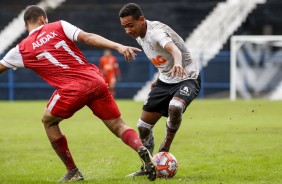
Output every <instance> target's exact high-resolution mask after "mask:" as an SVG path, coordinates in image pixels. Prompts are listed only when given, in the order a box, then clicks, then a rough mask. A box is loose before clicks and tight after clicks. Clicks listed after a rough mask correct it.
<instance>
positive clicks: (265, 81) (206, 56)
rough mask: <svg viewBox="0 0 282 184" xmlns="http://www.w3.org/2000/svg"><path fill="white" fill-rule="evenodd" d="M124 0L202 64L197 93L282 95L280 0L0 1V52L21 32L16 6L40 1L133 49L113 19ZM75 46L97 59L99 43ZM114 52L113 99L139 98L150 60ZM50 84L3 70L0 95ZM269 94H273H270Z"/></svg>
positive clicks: (27, 94)
mask: <svg viewBox="0 0 282 184" xmlns="http://www.w3.org/2000/svg"><path fill="white" fill-rule="evenodd" d="M129 2H135V3H138V4H139V5H140V6H141V8H142V10H143V13H144V15H145V18H146V19H148V20H157V21H161V22H163V23H165V24H167V25H169V26H170V27H171V28H173V29H174V30H175V31H176V32H177V33H178V34H179V35H180V36H181V37H182V38H183V40H185V42H186V44H187V47H188V48H189V50H190V51H191V53H192V57H193V58H194V59H195V60H196V61H197V62H198V67H199V68H200V71H201V77H202V90H201V92H200V95H199V97H198V98H231V99H237V98H244V99H250V98H267V99H281V94H282V90H281V88H282V87H281V86H282V82H281V81H282V76H281V75H282V74H280V73H282V72H280V71H281V69H282V64H281V63H282V61H281V57H280V56H282V54H280V53H282V52H281V51H280V49H281V46H282V38H281V37H280V36H279V35H281V34H282V19H281V17H280V16H281V15H282V12H281V9H282V1H281V0H227V1H226V0H154V1H151V0H132V1H128V0H123V1H120V0H45V1H44V0H43V1H39V0H21V1H17V0H1V2H0V58H1V59H2V57H4V55H5V54H6V53H7V52H8V51H9V49H11V48H12V47H14V46H15V45H16V44H17V43H19V42H20V41H21V40H22V39H23V38H25V37H26V36H27V32H26V31H25V30H24V23H23V21H22V13H23V10H24V9H25V8H26V6H27V5H31V4H39V5H40V6H41V7H43V8H44V9H45V10H46V11H47V14H48V19H49V22H53V21H57V20H65V21H68V22H70V23H72V24H73V25H76V26H77V27H79V28H81V29H83V30H85V31H87V32H92V33H96V34H99V35H101V36H103V37H106V38H108V39H110V40H113V41H116V42H120V43H122V44H125V45H131V46H136V47H139V48H140V46H139V45H138V44H137V42H136V41H135V40H134V39H133V38H131V37H130V36H128V35H126V34H125V31H124V29H123V28H122V26H121V25H120V21H119V16H118V13H119V10H120V8H121V7H122V6H123V5H124V4H126V3H129ZM254 35H256V36H255V37H253V36H254ZM239 37H240V38H239ZM238 38H239V39H238ZM78 46H79V48H80V49H81V50H82V51H83V53H84V54H85V56H86V58H87V59H88V61H89V62H91V63H94V64H96V65H99V63H98V62H99V58H100V57H101V56H102V55H103V50H102V49H99V48H93V47H88V46H86V45H83V44H78ZM113 54H114V55H115V56H116V57H117V61H118V64H119V67H120V71H121V78H120V80H118V82H117V85H116V98H123V99H124V98H125V99H132V98H134V99H136V100H142V99H144V98H145V97H146V95H147V93H148V90H149V87H148V86H149V83H150V81H151V80H153V79H154V76H155V73H156V69H155V68H154V66H153V65H152V64H151V63H150V61H149V60H148V59H147V58H146V56H145V54H144V53H140V54H138V56H137V60H136V61H133V62H131V63H127V62H126V61H125V60H124V58H123V56H121V55H119V54H118V53H116V52H113ZM232 63H233V64H232ZM279 86H280V87H279ZM53 91H54V89H53V88H52V87H50V86H49V85H48V84H46V83H45V82H44V81H42V80H41V79H40V78H39V77H37V75H36V74H35V73H34V72H32V71H30V70H26V69H17V70H16V71H13V70H9V71H8V72H6V73H4V74H2V75H1V76H0V100H11V101H12V100H31V99H32V100H37V99H49V97H50V96H51V94H52V92H53ZM274 93H275V95H276V97H275V98H274V97H270V96H271V95H273V96H274Z"/></svg>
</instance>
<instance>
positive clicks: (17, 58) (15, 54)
mask: <svg viewBox="0 0 282 184" xmlns="http://www.w3.org/2000/svg"><path fill="white" fill-rule="evenodd" d="M0 62H1V64H2V65H4V66H6V67H8V68H12V69H14V70H15V69H17V68H24V63H23V58H22V55H21V54H20V51H19V47H18V46H16V47H14V48H12V49H11V50H10V51H9V52H8V53H7V54H6V55H5V56H4V58H3V59H2V60H1V61H0Z"/></svg>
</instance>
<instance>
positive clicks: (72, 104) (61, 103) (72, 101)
mask: <svg viewBox="0 0 282 184" xmlns="http://www.w3.org/2000/svg"><path fill="white" fill-rule="evenodd" d="M88 100H89V95H86V94H84V93H82V92H81V94H80V95H75V96H73V95H69V92H68V91H67V90H56V91H55V92H54V93H53V95H52V97H51V98H50V100H49V102H48V103H47V107H46V111H45V112H49V113H50V115H51V116H53V117H60V118H62V119H67V118H70V117H71V116H72V115H73V114H74V113H75V112H77V111H78V110H79V109H81V108H82V107H84V105H85V104H86V103H87V102H88ZM45 114H46V117H50V116H48V113H45ZM50 118H52V117H50Z"/></svg>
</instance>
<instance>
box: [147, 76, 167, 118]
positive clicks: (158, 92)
mask: <svg viewBox="0 0 282 184" xmlns="http://www.w3.org/2000/svg"><path fill="white" fill-rule="evenodd" d="M170 90H171V87H170V85H166V84H162V82H159V81H158V83H157V85H156V86H155V87H154V88H152V90H151V91H150V93H149V95H148V98H147V100H146V101H145V102H144V105H143V113H144V116H146V114H157V113H160V114H162V115H163V116H166V117H167V116H168V105H169V102H170V100H171V98H172V95H171V94H170ZM153 116H154V115H153Z"/></svg>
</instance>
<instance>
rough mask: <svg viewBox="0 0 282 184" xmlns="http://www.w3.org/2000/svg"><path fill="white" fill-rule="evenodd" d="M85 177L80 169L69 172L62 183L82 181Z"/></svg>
mask: <svg viewBox="0 0 282 184" xmlns="http://www.w3.org/2000/svg"><path fill="white" fill-rule="evenodd" d="M83 179H84V177H83V175H82V173H81V172H80V171H79V170H78V168H75V169H72V170H70V171H68V172H67V174H66V175H65V176H64V177H63V178H62V179H61V180H60V182H71V181H80V180H83Z"/></svg>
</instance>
